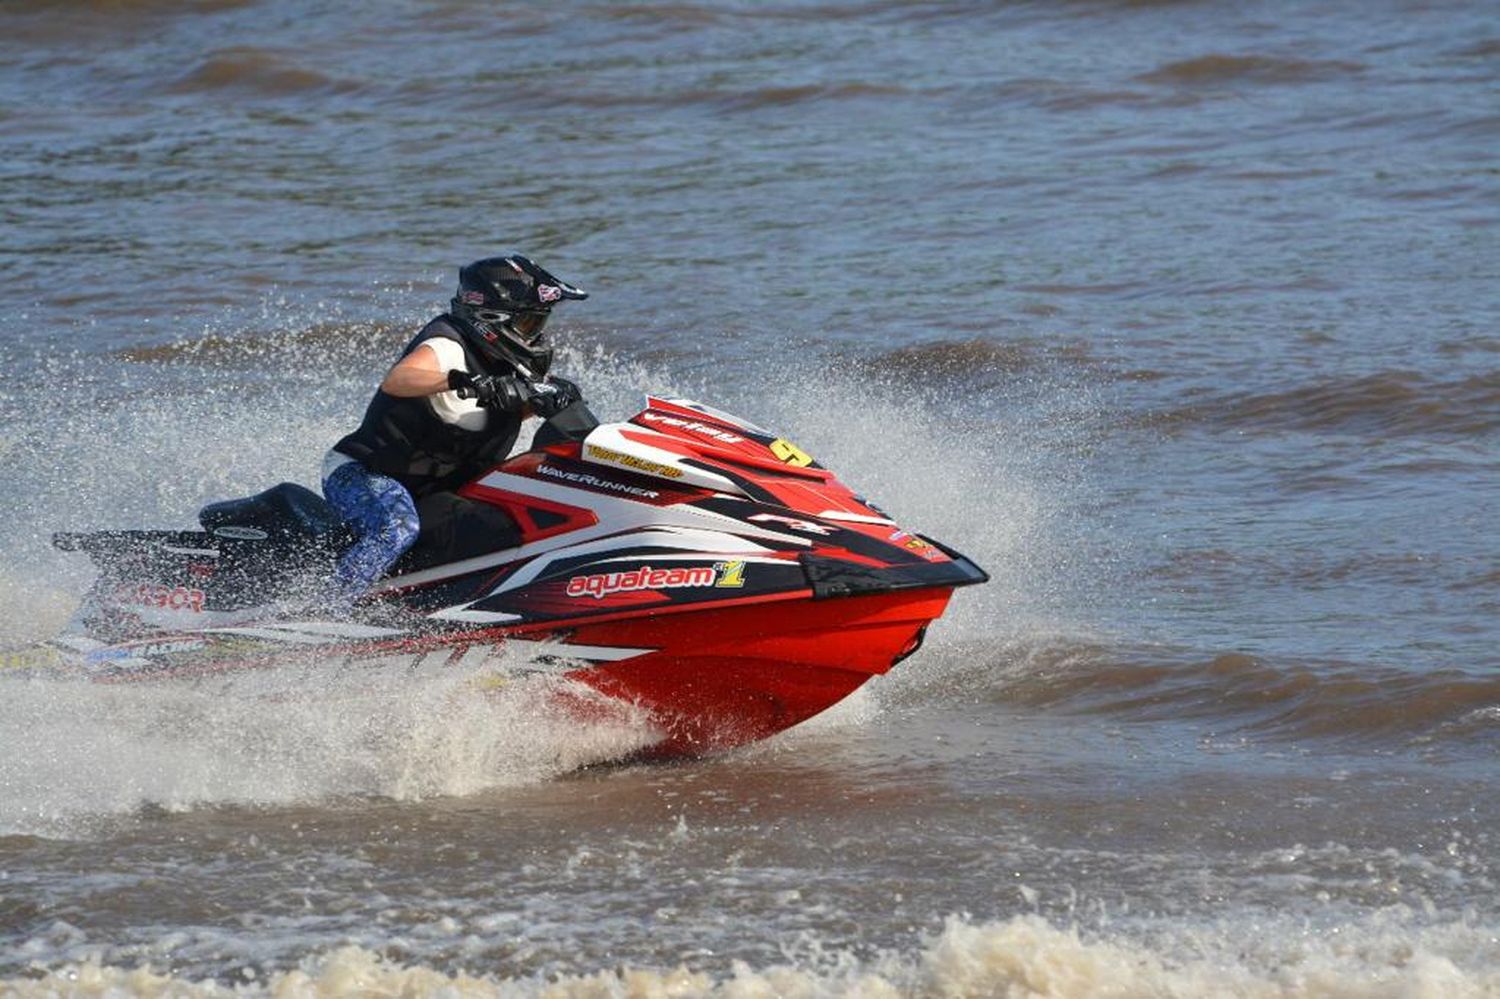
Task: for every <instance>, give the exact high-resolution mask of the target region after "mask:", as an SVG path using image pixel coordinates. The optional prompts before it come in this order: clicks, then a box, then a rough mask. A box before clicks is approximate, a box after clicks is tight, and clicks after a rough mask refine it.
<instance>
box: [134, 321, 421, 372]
mask: <svg viewBox="0 0 1500 999" xmlns="http://www.w3.org/2000/svg"><path fill="white" fill-rule="evenodd" d="M420 328H421V326H420V323H417V324H411V323H406V324H397V323H388V322H375V321H370V322H347V321H346V322H321V323H313V324H311V325H309V326H301V327H288V328H278V329H272V330H266V331H264V332H253V331H242V332H237V333H233V334H219V333H207V334H204V335H203V336H201V337H198V338H196V339H192V340H172V341H168V342H165V343H157V344H147V345H142V346H135V347H123V348H121V349H119V350H116V351H114V354H113V356H115V357H117V358H119V359H120V360H122V361H133V362H135V363H137V364H162V365H170V364H193V365H201V366H203V367H210V368H219V367H224V368H250V367H259V366H262V365H264V364H266V363H268V362H281V363H286V364H291V363H293V362H295V361H296V360H297V356H298V354H299V353H301V352H305V351H308V350H314V351H316V352H317V356H319V357H324V358H328V359H329V360H333V361H336V362H341V363H352V362H357V361H364V362H368V360H369V358H370V353H371V347H372V345H380V346H381V347H382V348H383V349H385V350H387V351H388V352H389V354H390V355H391V357H395V356H396V353H397V352H398V351H399V350H400V348H401V344H402V343H404V342H405V341H406V339H409V338H410V337H411V336H412V335H413V334H414V333H415V332H416V330H418V329H420Z"/></svg>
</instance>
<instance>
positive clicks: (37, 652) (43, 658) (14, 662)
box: [0, 645, 62, 670]
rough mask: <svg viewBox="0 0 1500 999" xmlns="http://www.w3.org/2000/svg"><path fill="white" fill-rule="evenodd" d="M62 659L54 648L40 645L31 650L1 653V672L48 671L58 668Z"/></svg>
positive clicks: (60, 654)
mask: <svg viewBox="0 0 1500 999" xmlns="http://www.w3.org/2000/svg"><path fill="white" fill-rule="evenodd" d="M61 659H62V653H60V652H58V651H57V650H56V649H54V648H52V646H50V645H38V646H37V647H35V648H31V649H16V650H13V651H11V652H0V670H4V669H46V668H47V667H48V666H56V665H57V663H58V661H59V660H61Z"/></svg>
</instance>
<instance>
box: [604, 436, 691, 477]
mask: <svg viewBox="0 0 1500 999" xmlns="http://www.w3.org/2000/svg"><path fill="white" fill-rule="evenodd" d="M588 455H589V457H590V458H598V459H599V460H600V461H610V462H614V463H615V464H616V465H624V466H625V467H626V468H634V469H636V470H637V471H641V472H650V473H652V474H654V475H664V476H666V477H667V478H669V479H680V478H682V469H680V468H673V467H672V466H671V465H663V464H661V463H660V462H657V461H648V460H647V459H645V458H637V457H636V456H635V455H633V454H623V453H621V452H619V451H614V450H611V449H610V448H607V447H600V446H599V445H597V444H590V445H588Z"/></svg>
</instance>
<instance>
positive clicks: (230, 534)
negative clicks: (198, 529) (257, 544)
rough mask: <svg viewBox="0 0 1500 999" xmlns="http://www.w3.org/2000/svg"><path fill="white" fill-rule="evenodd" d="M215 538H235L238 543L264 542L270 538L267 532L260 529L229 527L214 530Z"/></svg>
mask: <svg viewBox="0 0 1500 999" xmlns="http://www.w3.org/2000/svg"><path fill="white" fill-rule="evenodd" d="M214 537H217V538H233V539H234V540H236V541H264V540H266V539H267V538H269V537H270V535H269V534H267V533H266V532H265V531H262V530H261V529H260V528H258V527H235V526H234V525H232V524H231V525H230V526H228V527H216V528H214Z"/></svg>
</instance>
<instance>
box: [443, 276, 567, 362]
mask: <svg viewBox="0 0 1500 999" xmlns="http://www.w3.org/2000/svg"><path fill="white" fill-rule="evenodd" d="M588 297H589V295H588V292H586V291H584V290H583V289H582V288H575V287H573V286H572V285H570V284H568V283H567V282H565V281H560V280H558V279H557V278H556V277H553V276H552V275H551V274H550V273H548V272H547V271H545V270H543V269H542V268H540V267H538V266H537V265H536V264H534V263H532V262H531V261H530V260H528V259H527V258H525V257H523V256H521V255H520V254H519V253H512V254H511V255H510V256H508V257H486V258H485V259H484V260H476V261H474V263H472V264H470V265H468V266H467V267H462V268H460V269H459V272H458V294H456V295H454V296H453V308H452V314H453V315H454V316H455V317H456V318H458V319H460V320H462V322H460V323H459V327H460V329H461V331H462V332H463V333H464V335H465V336H466V337H467V338H468V340H469V344H470V346H472V347H473V348H474V349H475V350H477V351H478V352H479V354H480V356H481V357H483V358H484V359H485V360H486V361H488V362H489V363H491V364H508V365H512V366H514V367H516V368H519V369H520V370H521V372H522V373H523V374H527V375H530V376H531V377H533V378H540V377H541V376H542V375H545V374H546V373H547V369H548V368H549V367H551V365H552V347H551V345H550V344H548V343H546V341H545V340H543V338H542V329H543V328H544V327H545V326H546V325H547V317H548V316H549V315H551V313H552V306H554V305H556V304H557V303H558V302H561V301H563V300H564V299H569V298H572V299H583V298H588Z"/></svg>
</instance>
